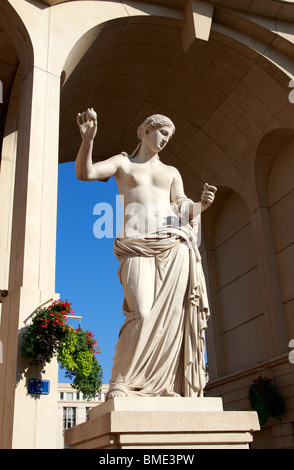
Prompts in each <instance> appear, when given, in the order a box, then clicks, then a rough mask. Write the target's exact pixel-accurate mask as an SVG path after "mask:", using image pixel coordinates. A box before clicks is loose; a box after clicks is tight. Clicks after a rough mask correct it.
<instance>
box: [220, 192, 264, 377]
mask: <svg viewBox="0 0 294 470" xmlns="http://www.w3.org/2000/svg"><path fill="white" fill-rule="evenodd" d="M212 244H213V255H214V269H215V272H214V278H215V291H214V292H213V293H212V296H213V297H214V300H213V302H214V304H217V306H218V315H217V319H216V321H218V331H219V335H220V337H221V347H222V354H223V375H226V374H230V373H233V372H235V371H237V370H240V369H242V368H245V367H249V366H250V365H252V364H255V363H256V362H258V361H261V360H264V359H265V358H266V355H267V345H266V338H265V337H262V336H261V335H260V334H259V332H260V331H262V330H264V327H265V323H264V321H265V320H264V312H263V308H262V299H261V296H260V284H259V276H258V267H257V260H256V252H255V243H254V237H253V232H252V226H251V219H250V214H249V211H248V207H247V205H246V203H245V202H244V200H243V199H242V198H241V197H240V195H239V194H237V193H236V192H235V191H231V190H229V191H227V193H226V194H225V196H224V197H223V201H222V206H221V207H220V208H219V209H218V213H217V216H216V218H215V220H214V228H213V236H212Z"/></svg>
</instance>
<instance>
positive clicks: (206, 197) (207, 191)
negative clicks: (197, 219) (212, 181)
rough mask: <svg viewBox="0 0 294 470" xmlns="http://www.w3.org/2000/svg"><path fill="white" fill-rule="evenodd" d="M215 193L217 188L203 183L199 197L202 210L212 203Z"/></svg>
mask: <svg viewBox="0 0 294 470" xmlns="http://www.w3.org/2000/svg"><path fill="white" fill-rule="evenodd" d="M216 191H217V188H216V187H215V186H211V185H209V184H207V183H205V185H204V188H203V192H202V195H201V205H202V206H203V209H207V208H208V207H209V206H210V205H211V204H212V203H213V201H214V198H215V193H216Z"/></svg>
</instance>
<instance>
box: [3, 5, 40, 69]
mask: <svg viewBox="0 0 294 470" xmlns="http://www.w3.org/2000/svg"><path fill="white" fill-rule="evenodd" d="M0 12H1V15H0V26H1V29H3V30H4V31H5V32H6V33H7V35H8V36H9V39H10V42H11V44H12V45H13V47H14V49H15V51H16V53H17V56H18V59H19V62H20V66H21V69H22V73H23V74H26V73H28V72H29V70H30V69H31V67H32V66H33V63H34V51H33V46H32V41H31V38H30V34H29V32H28V30H27V28H26V26H25V24H24V22H23V21H22V19H21V17H20V16H19V14H18V13H17V11H16V10H15V9H14V8H13V6H12V5H11V4H10V3H9V2H8V0H3V1H2V2H1V5H0Z"/></svg>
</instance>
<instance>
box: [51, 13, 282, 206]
mask: <svg viewBox="0 0 294 470" xmlns="http://www.w3.org/2000/svg"><path fill="white" fill-rule="evenodd" d="M181 27H182V22H180V21H178V20H167V19H165V20H164V19H159V18H154V17H133V18H131V19H127V18H126V19H120V20H113V21H110V22H108V23H106V24H105V25H103V27H101V28H100V31H99V34H98V36H97V39H96V40H95V41H94V43H93V44H92V46H91V47H90V49H89V50H88V51H87V53H86V54H85V55H84V57H83V58H82V59H81V61H80V62H79V64H78V66H77V67H76V69H75V70H74V72H73V73H72V75H71V76H70V77H69V78H68V80H67V81H66V82H65V84H64V86H63V88H62V90H61V120H60V161H61V162H66V161H72V160H74V159H75V157H76V154H77V151H78V148H79V145H80V135H79V131H78V128H77V126H76V123H75V118H76V114H77V113H78V112H82V111H83V110H85V109H87V107H93V108H94V109H95V110H96V111H97V113H98V117H99V131H98V134H97V137H96V140H95V147H94V159H95V160H98V159H99V158H108V157H109V156H111V155H114V154H116V153H119V152H120V151H122V150H123V151H126V152H128V153H131V152H132V151H133V150H134V148H135V147H136V145H137V142H138V140H137V137H136V129H137V127H138V125H139V124H140V123H141V122H142V121H143V120H144V119H145V118H146V117H147V116H149V115H151V114H154V113H161V114H165V115H167V116H169V117H170V118H171V119H172V120H173V121H174V123H175V126H176V133H175V136H174V137H173V139H172V141H171V142H170V143H169V145H168V147H166V149H164V151H163V152H162V154H161V158H162V160H163V161H164V162H166V163H168V164H173V165H175V166H176V167H177V168H178V169H179V171H180V172H181V174H182V176H183V178H184V181H185V188H186V192H187V193H188V194H189V195H190V196H191V197H195V196H199V191H201V188H202V185H203V183H204V182H205V181H208V182H210V183H211V184H216V185H220V184H221V185H222V186H226V187H230V188H232V189H234V190H237V191H240V192H241V193H242V191H243V193H244V194H243V197H245V199H248V198H247V195H249V194H250V192H251V191H252V187H250V181H252V184H253V181H254V158H255V154H256V148H257V146H258V144H259V142H260V140H261V139H262V137H263V136H264V135H265V134H266V133H268V132H270V131H271V130H272V129H275V128H277V127H280V123H281V121H283V120H287V119H288V118H289V112H288V107H289V100H288V94H289V88H288V86H289V76H287V75H286V74H285V73H283V71H282V70H281V68H279V67H276V66H275V65H274V64H273V62H271V61H269V60H267V59H265V58H264V57H263V56H262V55H261V54H260V53H259V52H258V51H256V50H253V49H250V48H248V47H246V46H245V45H241V44H240V42H238V41H236V40H234V39H232V38H229V37H228V36H226V35H225V34H224V33H223V31H221V30H220V29H218V28H214V29H213V30H212V31H211V34H210V39H209V41H202V40H198V41H197V40H196V41H195V42H194V44H193V46H192V47H191V48H190V50H189V51H188V52H186V53H185V52H184V51H183V48H182V43H181ZM249 199H250V198H249ZM248 203H250V202H249V201H248Z"/></svg>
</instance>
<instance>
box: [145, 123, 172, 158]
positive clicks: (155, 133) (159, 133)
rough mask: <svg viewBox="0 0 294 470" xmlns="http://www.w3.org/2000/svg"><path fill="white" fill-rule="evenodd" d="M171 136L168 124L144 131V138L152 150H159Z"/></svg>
mask: <svg viewBox="0 0 294 470" xmlns="http://www.w3.org/2000/svg"><path fill="white" fill-rule="evenodd" d="M171 136H172V129H171V127H169V126H162V127H158V128H155V129H150V130H149V131H147V132H146V133H145V136H144V139H146V140H147V142H148V145H149V147H150V149H151V150H153V151H154V152H160V150H162V149H163V148H164V147H165V146H166V144H167V143H168V141H169V139H170V138H171Z"/></svg>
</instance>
